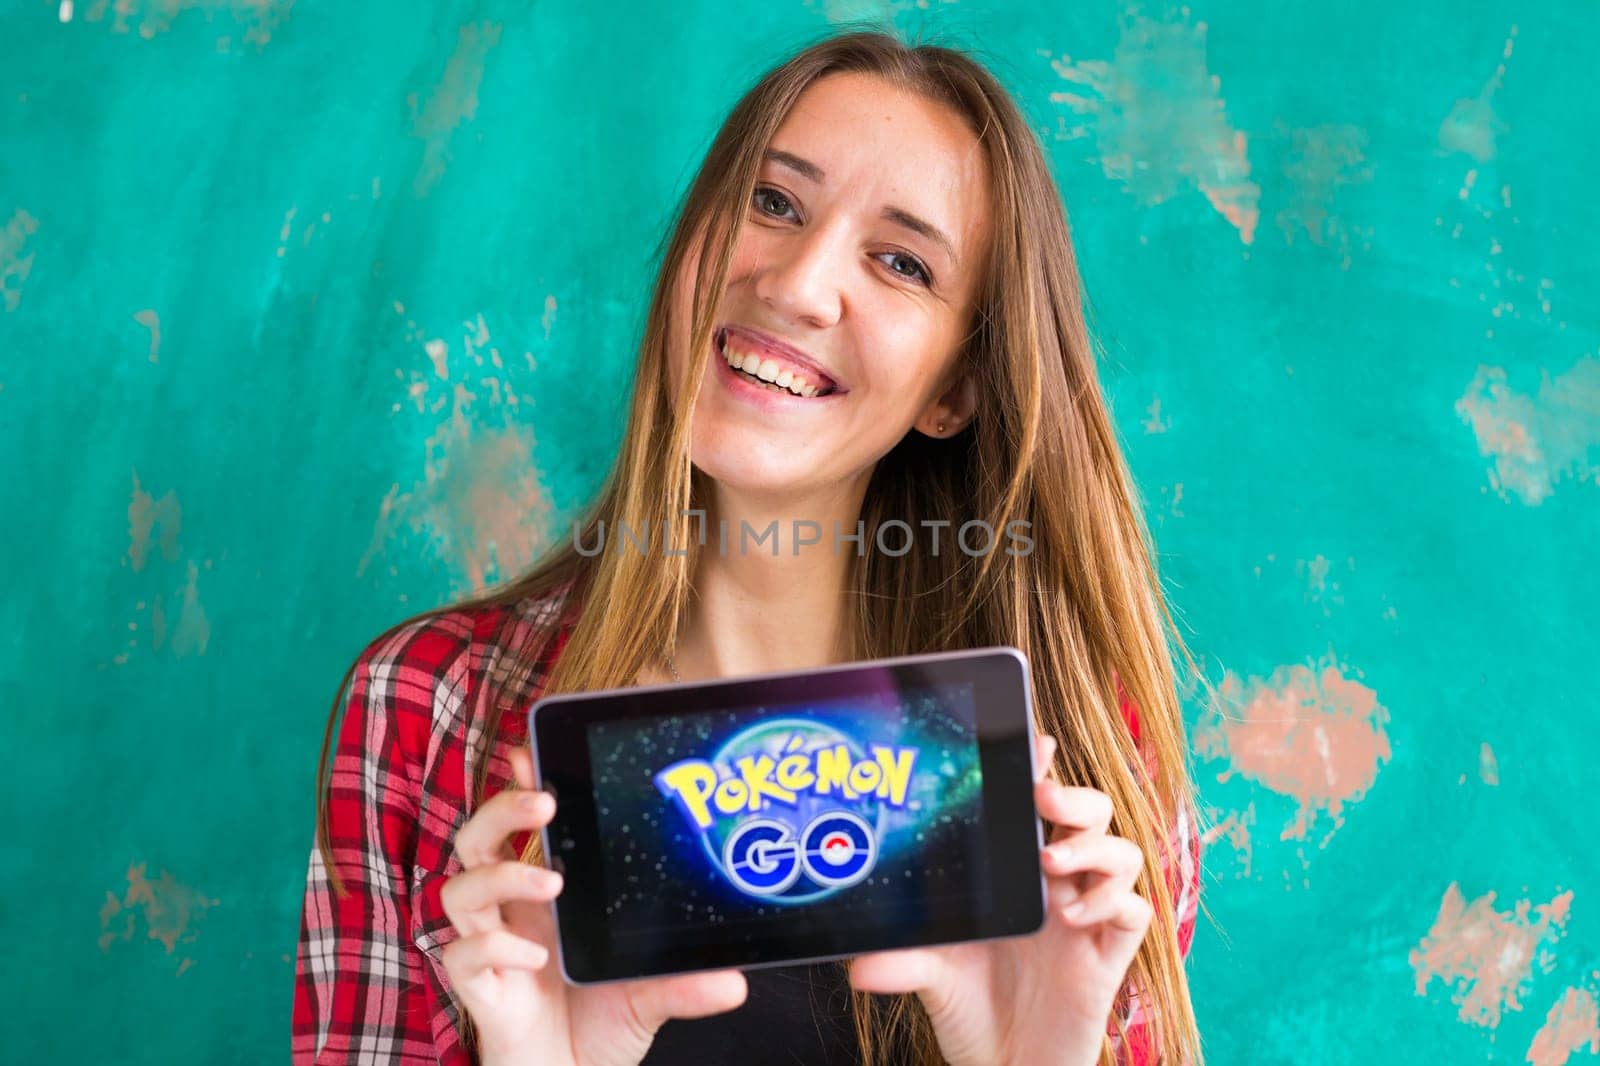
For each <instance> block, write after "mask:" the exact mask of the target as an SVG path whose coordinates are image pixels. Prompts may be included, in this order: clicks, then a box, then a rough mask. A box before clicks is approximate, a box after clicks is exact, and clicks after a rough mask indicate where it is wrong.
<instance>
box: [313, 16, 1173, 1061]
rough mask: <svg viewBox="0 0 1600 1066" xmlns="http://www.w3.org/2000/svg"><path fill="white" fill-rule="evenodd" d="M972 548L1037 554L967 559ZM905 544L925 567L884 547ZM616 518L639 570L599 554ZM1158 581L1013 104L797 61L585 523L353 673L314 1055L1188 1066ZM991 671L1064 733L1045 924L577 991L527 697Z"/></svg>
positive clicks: (772, 100) (929, 59) (695, 241)
mask: <svg viewBox="0 0 1600 1066" xmlns="http://www.w3.org/2000/svg"><path fill="white" fill-rule="evenodd" d="M690 512H696V513H695V514H693V515H689V513H690ZM686 515H689V517H686ZM974 521H981V522H984V523H987V525H988V527H989V528H990V529H991V530H995V531H1001V530H1010V529H1014V528H1018V527H1015V526H1013V525H1012V523H1016V522H1022V523H1025V524H1026V525H1025V526H1023V527H1021V528H1024V529H1026V531H1027V537H1028V538H1029V539H1030V540H1031V548H1030V550H1027V551H1026V552H1022V551H1012V552H1007V551H1001V550H989V551H981V550H977V548H972V549H970V550H969V548H968V545H967V543H965V542H964V543H963V544H962V546H961V549H962V550H956V549H955V546H954V544H953V543H952V542H953V539H954V537H955V534H956V531H957V530H958V529H960V528H961V527H962V526H963V524H965V523H969V522H974ZM893 522H899V523H904V524H906V525H909V526H910V527H912V529H913V530H914V531H915V532H916V534H917V535H916V537H915V538H914V543H912V544H911V547H910V548H909V549H908V550H905V551H903V552H902V550H901V548H902V545H903V543H904V542H905V541H906V537H905V535H904V532H899V531H897V532H896V533H895V535H893V536H885V537H884V538H883V539H882V540H879V539H878V538H877V536H876V533H877V531H879V530H880V529H886V528H891V527H889V526H886V523H893ZM602 523H603V524H602ZM773 523H776V529H777V531H778V542H776V543H758V546H757V547H756V548H755V549H750V548H749V547H748V542H745V546H744V550H739V549H738V548H737V547H732V548H725V547H723V544H728V545H737V544H739V543H740V542H739V540H738V537H739V533H740V531H741V530H743V529H746V528H748V529H749V530H752V531H754V533H755V534H756V535H760V534H762V533H763V531H767V530H768V529H769V527H770V526H771V525H772V524H773ZM807 523H815V526H812V525H808V524H807ZM621 526H626V527H627V528H628V529H629V530H631V531H634V532H635V533H639V532H640V531H643V534H644V537H645V538H646V541H645V543H646V545H648V550H641V547H640V544H639V542H638V541H637V540H632V541H628V540H624V539H623V538H619V537H616V536H615V535H613V539H612V541H611V542H609V543H608V542H607V541H606V539H605V538H606V533H605V531H606V530H607V529H610V530H612V531H614V532H615V531H618V530H619V528H620V527H621ZM718 530H727V531H728V532H729V536H728V539H727V540H726V541H722V540H721V539H720V538H719V536H718V533H717V531H718ZM818 530H820V531H821V534H822V535H821V537H820V540H819V541H817V542H815V543H807V541H808V540H811V539H812V538H814V537H815V536H816V533H817V531H818ZM941 531H942V532H943V534H944V540H943V544H942V545H938V546H936V545H937V542H936V541H934V540H933V539H932V537H933V536H936V535H937V534H938V533H939V532H941ZM830 532H831V534H832V535H831V536H830V535H829V534H830ZM858 532H859V533H861V534H862V535H861V536H860V537H859V539H846V538H855V536H856V534H857V533H858ZM656 537H660V538H661V539H660V540H657V539H655V538H656ZM597 545H599V546H600V547H599V549H598V550H597V548H596V546H597ZM886 546H887V547H886ZM940 548H942V550H940ZM851 549H854V550H851ZM1151 556H1152V552H1151V549H1150V546H1149V536H1148V531H1147V530H1146V528H1145V527H1144V524H1143V521H1142V518H1141V516H1140V513H1139V510H1138V507H1137V504H1136V497H1135V493H1134V490H1133V488H1132V485H1131V478H1130V476H1129V474H1128V472H1127V470H1126V467H1125V465H1124V462H1123V459H1122V457H1121V455H1120V453H1119V451H1118V448H1117V444H1116V440H1115V436H1114V432H1113V429H1112V425H1111V422H1110V419H1109V417H1108V414H1107V412H1106V408H1105V404H1104V401H1103V399H1102V396H1101V394H1100V391H1099V387H1098V382H1097V379H1096V374H1095V365H1094V355H1093V351H1092V348H1091V344H1090V340H1089V337H1088V332H1087V328H1086V326H1085V323H1084V318H1083V312H1082V307H1081V303H1080V297H1079V293H1078V276H1077V270H1076V265H1075V262H1074V257H1073V253H1072V247H1071V242H1070V238H1069V235H1068V230H1067V224H1066V219H1065V216H1064V214H1063V212H1062V208H1061V203H1060V198H1059V194H1058V192H1057V190H1056V188H1055V186H1054V184H1053V182H1052V180H1051V177H1050V174H1049V171H1048V169H1047V166H1046V163H1045V160H1044V157H1043V155H1042V153H1041V151H1040V149H1039V146H1038V144H1037V142H1036V140H1035V139H1034V136H1033V134H1032V133H1031V131H1030V130H1029V127H1028V125H1027V123H1026V121H1025V120H1024V118H1023V116H1022V115H1021V114H1020V113H1019V111H1018V109H1017V108H1016V106H1015V104H1014V102H1013V101H1012V100H1011V99H1010V98H1009V97H1008V96H1007V94H1006V92H1005V91H1004V90H1003V89H1002V88H1001V87H1000V86H999V85H998V83H997V82H996V81H995V80H994V78H993V77H992V76H991V75H989V74H988V73H987V72H986V71H985V70H984V69H983V68H982V67H981V66H979V65H978V64H977V63H975V62H974V61H973V60H971V59H970V58H968V57H967V56H965V55H963V54H961V53H959V52H956V51H951V50H946V49H942V48H937V47H918V48H914V49H913V48H908V47H906V46H904V45H902V44H901V43H899V42H897V41H896V40H894V39H893V38H892V37H889V36H886V35H881V34H875V33H873V34H861V33H852V34H845V35H841V36H838V37H835V38H832V39H829V40H825V41H822V42H821V43H819V44H816V45H814V46H812V47H810V48H808V49H806V50H804V51H802V52H801V53H799V54H798V55H796V56H795V57H794V58H792V59H791V60H789V61H788V62H786V63H784V64H783V65H781V66H780V67H778V68H776V69H775V70H773V71H772V72H770V73H769V74H768V75H767V76H765V77H764V78H763V79H762V80H761V81H760V83H759V84H757V85H756V86H755V88H754V89H752V90H751V91H750V92H749V93H748V94H747V95H746V96H745V97H744V98H743V99H742V100H741V101H740V102H739V104H738V105H737V106H736V107H735V109H734V110H733V112H732V114H731V115H730V116H729V118H728V120H727V121H726V123H725V124H724V126H723V128H722V130H721V131H720V132H719V135H718V136H717V138H716V141H715V143H714V144H713V145H712V147H711V149H710V152H709V154H708V156H707V158H706V160H705V163H704V165H703V166H702V168H701V170H700V172H699V174H698V176H697V177H696V179H695V181H694V183H693V185H692V187H691V188H690V190H689V193H688V195H687V198H686V200H685V202H684V204H683V205H682V208H681V211H680V213H679V218H678V224H677V227H676V229H675V231H674V232H673V234H672V237H671V241H670V244H669V245H668V247H667V249H666V251H665V256H664V260H663V265H662V270H661V275H660V278H659V280H658V282H657V285H656V289H655V292H654V294H653V298H652V301H651V305H650V309H649V314H648V318H647V321H646V327H645V334H644V338H643V343H642V346H641V351H640V362H639V369H638V374H637V376H636V379H635V384H634V389H633V393H632V404H631V407H630V410H629V414H628V420H627V427H626V431H625V435H624V438H623V442H622V449H621V454H620V456H619V457H618V460H617V463H616V466H615V467H614V468H613V470H612V473H611V476H610V478H609V479H608V481H607V483H606V485H605V486H604V488H603V490H602V492H601V494H600V498H599V500H598V502H597V503H596V504H595V505H594V507H593V509H592V511H591V512H590V513H589V514H588V516H587V517H586V520H585V522H584V523H583V528H582V530H581V531H580V532H579V533H578V534H577V535H575V536H574V538H573V541H572V542H571V543H568V544H564V545H562V546H561V547H560V548H559V550H555V551H553V552H552V553H551V554H550V555H549V556H548V557H547V558H546V559H545V560H544V561H543V562H541V563H540V564H539V565H538V566H537V567H536V568H535V569H534V570H533V571H532V572H531V573H529V574H528V575H526V576H524V577H522V578H521V579H519V580H517V581H515V582H514V583H512V584H511V585H510V586H509V587H507V588H506V589H504V590H503V591H500V592H497V593H493V594H491V595H486V596H482V597H479V598H476V599H473V600H471V601H469V602H466V603H462V604H457V605H455V606H453V607H448V608H442V609H440V610H437V611H432V612H428V613H426V614H424V615H421V616H418V617H416V618H413V619H410V620H407V621H406V622H403V623H400V624H399V625H397V626H395V627H393V628H392V629H391V630H390V631H389V632H387V633H385V634H384V635H383V636H381V637H379V638H378V639H377V640H375V641H374V642H373V643H372V644H371V645H369V646H368V648H367V649H366V650H365V651H364V652H363V653H362V655H361V656H360V657H359V658H358V659H357V661H356V663H355V664H354V666H353V667H352V670H351V674H347V676H346V680H347V681H350V680H351V677H352V675H353V688H352V691H351V695H350V699H349V701H348V712H347V714H346V716H345V719H344V725H343V727H342V728H341V729H340V730H339V736H338V741H337V745H336V747H335V750H334V758H333V765H332V772H331V777H330V779H329V789H328V791H327V792H326V793H325V794H322V795H319V804H318V827H319V835H318V841H317V843H318V847H317V848H315V849H313V853H312V856H311V869H310V874H309V878H308V883H307V895H306V907H305V917H304V922H303V928H302V936H301V947H300V958H299V966H298V973H299V983H298V986H297V994H296V999H295V1007H294V1049H295V1055H296V1059H297V1061H306V1062H309V1061H317V1062H345V1061H370V1060H372V1059H374V1058H376V1059H381V1060H383V1061H417V1062H423V1061H427V1062H432V1061H435V1060H437V1061H440V1062H444V1063H450V1064H460V1063H467V1062H471V1061H481V1062H483V1063H486V1064H502V1063H521V1062H528V1063H561V1064H575V1066H582V1064H595V1063H607V1064H610V1063H635V1062H640V1061H645V1062H648V1063H655V1062H678V1061H685V1062H687V1061H691V1060H692V1061H699V1062H706V1061H740V1062H763V1061H784V1062H791V1061H794V1062H835V1061H838V1062H846V1061H888V1062H918V1063H921V1062H927V1063H934V1062H940V1061H949V1062H952V1063H985V1064H989V1063H1028V1064H1033V1063H1047V1062H1049V1063H1054V1062H1060V1063H1095V1062H1100V1063H1108V1062H1156V1061H1162V1062H1168V1063H1179V1062H1184V1061H1193V1062H1198V1061H1199V1059H1200V1055H1199V1047H1198V1036H1197V1033H1196V1027H1195V1021H1194V1015H1193V1011H1192V1008H1191V1005H1190V1002H1189V996H1188V988H1187V983H1186V980H1185V975H1184V969H1183V959H1184V956H1185V954H1186V952H1187V949H1188V945H1189V940H1190V937H1191V936H1192V929H1193V921H1194V914H1195V907H1196V898H1197V897H1196V893H1197V887H1198V868H1199V844H1198V839H1197V834H1196V832H1195V828H1194V819H1193V797H1192V786H1191V783H1190V781H1189V779H1188V777H1187V773H1186V765H1185V746H1184V735H1183V725H1182V719H1181V715H1180V709H1179V705H1178V699H1177V695H1176V692H1175V677H1174V669H1173V664H1172V661H1171V659H1170V653H1169V650H1168V648H1169V645H1168V644H1167V642H1166V639H1165V638H1166V630H1165V629H1164V628H1163V621H1165V622H1167V623H1170V622H1171V617H1170V615H1169V614H1168V613H1167V610H1166V607H1165V604H1164V602H1163V600H1162V597H1161V594H1160V586H1159V581H1158V580H1157V577H1156V574H1155V571H1154V568H1153V564H1152V562H1151ZM1172 638H1173V641H1174V643H1175V644H1176V645H1177V647H1178V648H1179V649H1183V653H1184V656H1185V658H1188V652H1187V649H1184V648H1183V644H1182V641H1181V639H1180V638H1178V637H1177V635H1176V633H1175V632H1174V633H1173V634H1172ZM993 644H1009V645H1014V646H1016V647H1018V648H1020V649H1022V650H1023V651H1024V652H1025V653H1026V654H1027V656H1028V659H1029V662H1030V664H1031V666H1032V669H1033V683H1034V693H1035V705H1036V713H1037V715H1038V725H1039V727H1040V730H1041V733H1042V734H1043V738H1044V739H1043V743H1042V744H1041V750H1042V751H1043V752H1044V753H1045V756H1046V758H1047V763H1046V765H1045V766H1042V767H1041V768H1040V773H1041V778H1040V780H1039V781H1038V783H1037V784H1036V786H1035V787H1036V794H1035V798H1036V803H1037V805H1038V808H1039V811H1040V813H1041V814H1042V815H1043V816H1044V817H1045V819H1046V820H1047V821H1048V822H1049V823H1051V826H1052V830H1051V843H1049V844H1048V846H1047V847H1046V848H1045V850H1044V853H1043V855H1042V858H1041V862H1042V864H1043V867H1044V870H1045V873H1046V876H1047V880H1048V884H1049V893H1050V903H1051V914H1050V918H1049V921H1048V922H1047V924H1046V927H1045V928H1044V930H1042V931H1041V932H1040V933H1039V934H1037V935H1036V936H1032V937H1026V938H1017V939H1012V940H1002V941H993V942H983V943H976V944H962V945H954V946H949V947H943V948H934V949H921V950H914V951H901V952H889V953H883V954H877V955H871V956H864V957H860V958H857V959H855V960H852V961H851V962H850V963H849V964H843V963H833V964H823V965H819V966H810V967H795V968H790V969H786V970H776V971H774V970H755V971H751V972H750V974H748V975H744V974H741V973H739V972H738V971H725V972H718V973H709V974H707V973H702V974H692V975H687V976H679V977H674V978H662V979H652V980H644V981H638V982H629V983H625V984H621V985H610V986H600V987H597V988H589V989H582V990H575V989H572V988H569V987H568V986H566V985H565V984H564V983H563V981H562V979H561V976H560V974H559V972H557V968H556V967H555V966H553V965H549V960H550V950H551V945H552V932H553V931H552V925H551V913H550V908H549V901H550V900H552V899H553V898H555V896H556V895H557V894H558V893H559V892H560V890H561V880H560V877H559V875H557V874H556V873H555V872H553V871H550V870H547V869H543V868H542V867H540V866H539V865H538V864H539V863H540V861H541V857H540V856H539V855H538V850H537V843H538V838H537V832H536V830H537V829H538V827H540V826H542V825H544V824H545V823H546V822H548V820H549V819H550V817H551V816H552V814H553V812H554V800H553V798H552V797H550V796H549V795H546V794H541V793H537V792H534V791H532V782H533V777H532V769H531V761H530V757H529V754H528V751H527V748H526V742H527V737H526V723H525V721H524V720H523V714H524V712H525V709H526V708H527V706H528V704H529V702H530V701H531V700H532V699H534V698H536V697H537V695H539V694H540V693H543V692H556V691H571V690H587V689H598V688H611V687H620V686H625V685H630V684H653V683H659V682H665V681H670V680H674V679H683V680H693V679H703V678H712V677H726V676H737V675H741V674H748V673H754V672H767V671H776V670H785V669H802V668H808V667H816V666H821V665H825V664H830V663H836V662H842V661H849V660H854V659H861V658H875V657H879V656H886V655H898V654H909V653H914V652H922V651H930V650H936V649H946V648H960V647H977V646H984V645H993ZM1190 665H1191V666H1193V662H1192V659H1191V660H1190ZM341 691H342V688H341ZM1135 709H1137V710H1135ZM337 712H338V704H337V703H336V704H335V708H334V714H333V715H332V716H330V719H329V723H328V731H327V734H326V735H325V737H324V745H323V765H322V772H326V770H327V762H328V754H329V748H330V745H332V744H333V734H334V729H335V718H336V717H337ZM322 772H319V784H320V782H321V780H322ZM491 796H492V798H487V797H491ZM691 1019H693V1020H691Z"/></svg>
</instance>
